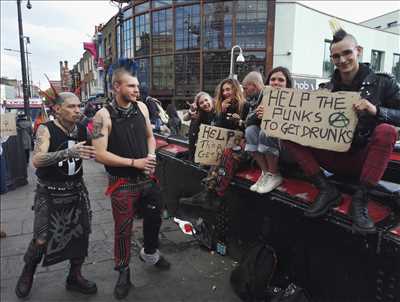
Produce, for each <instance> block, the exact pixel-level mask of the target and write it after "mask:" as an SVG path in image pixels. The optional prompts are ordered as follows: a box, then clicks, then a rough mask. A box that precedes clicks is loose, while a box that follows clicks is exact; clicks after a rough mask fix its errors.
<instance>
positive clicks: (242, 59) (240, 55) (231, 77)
mask: <svg viewBox="0 0 400 302" xmlns="http://www.w3.org/2000/svg"><path fill="white" fill-rule="evenodd" d="M235 48H239V51H240V52H239V55H238V57H237V58H236V62H238V63H243V62H244V61H245V59H244V56H243V50H242V48H241V47H240V46H239V45H235V46H233V47H232V49H231V67H230V70H229V78H230V79H235V80H237V74H234V73H233V52H234V51H235Z"/></svg>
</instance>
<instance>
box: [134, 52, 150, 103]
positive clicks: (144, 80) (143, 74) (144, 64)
mask: <svg viewBox="0 0 400 302" xmlns="http://www.w3.org/2000/svg"><path fill="white" fill-rule="evenodd" d="M135 61H136V62H137V64H138V69H137V74H136V75H137V78H138V81H139V85H140V95H141V97H143V98H146V97H147V94H148V91H149V88H150V83H149V79H150V65H149V58H142V59H136V60H135Z"/></svg>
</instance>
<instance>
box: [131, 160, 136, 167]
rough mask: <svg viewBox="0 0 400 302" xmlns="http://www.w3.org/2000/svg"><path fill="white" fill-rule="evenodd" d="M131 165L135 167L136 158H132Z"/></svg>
mask: <svg viewBox="0 0 400 302" xmlns="http://www.w3.org/2000/svg"><path fill="white" fill-rule="evenodd" d="M131 167H132V168H135V160H134V159H133V158H132V159H131Z"/></svg>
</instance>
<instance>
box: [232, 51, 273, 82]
mask: <svg viewBox="0 0 400 302" xmlns="http://www.w3.org/2000/svg"><path fill="white" fill-rule="evenodd" d="M235 53H236V54H237V52H235ZM243 55H244V58H245V61H244V63H236V66H234V69H233V72H234V73H236V74H237V75H238V80H239V81H243V78H244V77H245V76H246V74H248V73H249V72H250V71H258V72H260V73H261V74H262V75H263V76H264V78H265V51H257V52H252V51H251V52H250V51H245V52H244V53H243ZM235 59H236V55H235ZM234 62H235V60H234Z"/></svg>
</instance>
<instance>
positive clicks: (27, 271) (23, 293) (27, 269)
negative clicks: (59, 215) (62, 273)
mask: <svg viewBox="0 0 400 302" xmlns="http://www.w3.org/2000/svg"><path fill="white" fill-rule="evenodd" d="M44 249H45V246H44V245H37V244H36V243H35V240H34V239H33V240H32V241H31V242H30V244H29V246H28V249H27V251H26V253H25V255H24V261H25V265H24V268H23V269H22V273H21V276H20V277H19V279H18V282H17V285H16V287H15V294H16V295H17V297H18V298H25V297H27V296H28V295H29V293H30V291H31V288H32V284H33V275H34V274H35V271H36V268H37V266H38V264H39V263H40V261H42V257H43V253H44Z"/></svg>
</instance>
